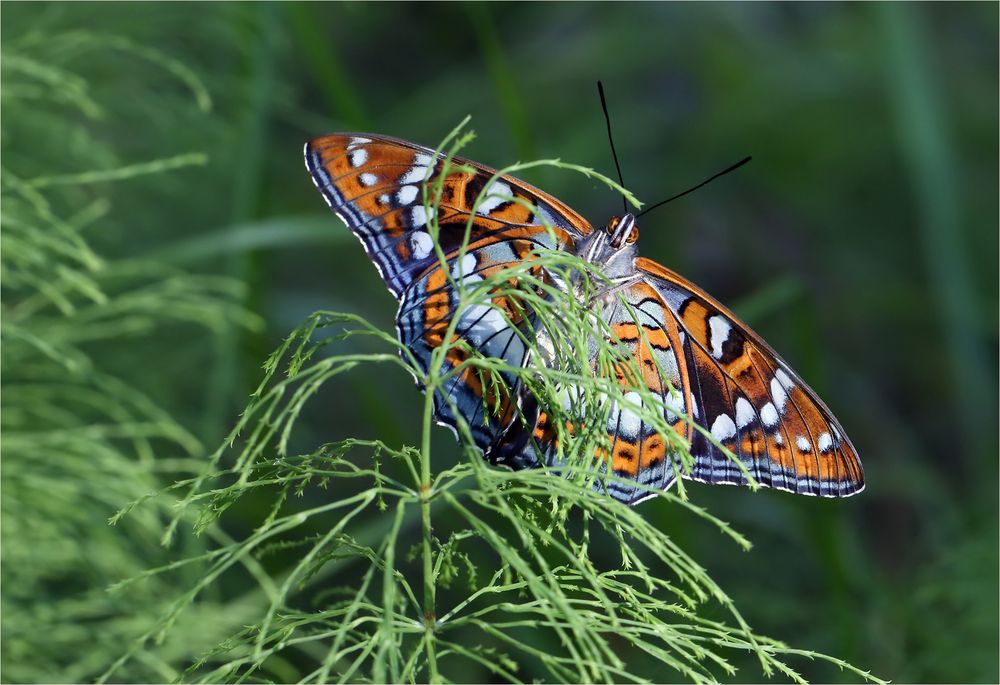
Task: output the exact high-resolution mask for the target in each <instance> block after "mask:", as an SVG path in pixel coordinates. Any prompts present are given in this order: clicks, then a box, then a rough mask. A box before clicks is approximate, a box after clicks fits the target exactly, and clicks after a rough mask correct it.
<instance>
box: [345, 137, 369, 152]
mask: <svg viewBox="0 0 1000 685" xmlns="http://www.w3.org/2000/svg"><path fill="white" fill-rule="evenodd" d="M370 142H372V139H371V138H362V137H361V136H354V137H353V138H351V140H350V141H349V142H348V143H347V149H348V150H350V149H352V148H355V147H357V146H358V145H364V144H365V143H370Z"/></svg>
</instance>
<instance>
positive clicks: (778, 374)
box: [774, 369, 795, 392]
mask: <svg viewBox="0 0 1000 685" xmlns="http://www.w3.org/2000/svg"><path fill="white" fill-rule="evenodd" d="M774 377H775V378H777V379H778V382H779V383H781V385H782V386H783V387H784V388H785V390H788V391H789V392H791V391H792V389H793V388H794V387H795V382H794V381H792V379H791V378H789V377H788V374H787V373H785V372H784V371H782V370H781V369H778V370H777V371H775V372H774Z"/></svg>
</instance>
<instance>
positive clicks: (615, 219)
mask: <svg viewBox="0 0 1000 685" xmlns="http://www.w3.org/2000/svg"><path fill="white" fill-rule="evenodd" d="M619 221H621V220H620V219H619V218H618V217H616V216H615V217H611V221H609V222H608V225H607V226H605V227H604V230H605V231H607V232H608V235H614V234H615V229H616V228H617V227H618V222H619Z"/></svg>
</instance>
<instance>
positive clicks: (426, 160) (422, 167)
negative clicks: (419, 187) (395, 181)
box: [399, 152, 432, 183]
mask: <svg viewBox="0 0 1000 685" xmlns="http://www.w3.org/2000/svg"><path fill="white" fill-rule="evenodd" d="M431 161H432V160H431V156H430V155H428V154H425V153H423V152H418V153H417V156H416V157H414V159H413V166H412V167H410V169H409V171H407V172H406V173H405V174H404V175H403V177H402V178H400V179H399V182H400V183H422V182H423V181H424V180H425V179H426V178H427V171H428V170H429V169H430V167H431Z"/></svg>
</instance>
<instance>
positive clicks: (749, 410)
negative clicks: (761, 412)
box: [736, 397, 757, 428]
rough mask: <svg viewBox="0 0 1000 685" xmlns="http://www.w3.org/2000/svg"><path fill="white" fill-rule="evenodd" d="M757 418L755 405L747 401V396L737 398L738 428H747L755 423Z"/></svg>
mask: <svg viewBox="0 0 1000 685" xmlns="http://www.w3.org/2000/svg"><path fill="white" fill-rule="evenodd" d="M756 418H757V415H756V414H754V411H753V407H752V406H751V405H750V403H749V402H747V401H746V398H743V397H741V398H739V399H738V400H736V427H737V428H746V427H747V426H749V425H750V424H751V423H753V422H754V420H755V419H756Z"/></svg>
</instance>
